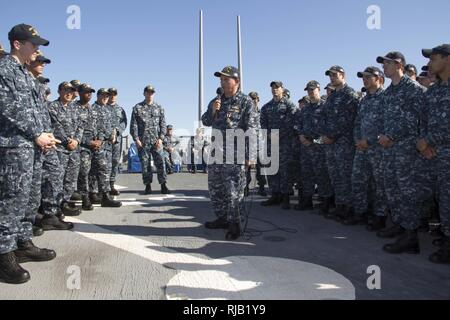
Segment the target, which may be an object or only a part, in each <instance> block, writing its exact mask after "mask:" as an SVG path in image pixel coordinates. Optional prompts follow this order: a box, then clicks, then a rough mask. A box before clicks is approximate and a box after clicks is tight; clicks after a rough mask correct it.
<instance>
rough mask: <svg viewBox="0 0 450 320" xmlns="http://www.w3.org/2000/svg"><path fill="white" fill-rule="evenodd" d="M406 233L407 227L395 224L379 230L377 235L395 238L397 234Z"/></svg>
mask: <svg viewBox="0 0 450 320" xmlns="http://www.w3.org/2000/svg"><path fill="white" fill-rule="evenodd" d="M403 233H405V229H403V228H402V227H401V226H397V225H394V226H392V227H390V228H386V229H383V230H380V231H378V232H377V237H379V238H395V237H396V236H399V235H402V234H403Z"/></svg>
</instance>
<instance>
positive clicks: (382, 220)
mask: <svg viewBox="0 0 450 320" xmlns="http://www.w3.org/2000/svg"><path fill="white" fill-rule="evenodd" d="M384 228H386V217H382V216H375V215H374V216H372V221H371V222H370V223H369V224H368V225H367V227H366V229H367V230H368V231H379V230H381V229H384Z"/></svg>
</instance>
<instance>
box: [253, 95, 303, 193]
mask: <svg viewBox="0 0 450 320" xmlns="http://www.w3.org/2000/svg"><path fill="white" fill-rule="evenodd" d="M295 111H296V107H295V105H294V104H293V103H292V102H291V101H290V100H288V99H286V98H282V99H281V100H280V101H279V102H276V101H275V100H274V99H272V100H271V101H270V102H268V103H267V104H265V105H264V106H263V107H262V108H261V115H260V117H261V119H260V123H261V128H262V129H266V130H267V139H268V144H267V149H268V150H267V153H268V155H269V156H271V143H272V142H271V137H270V136H271V132H272V131H271V130H272V129H277V130H279V170H278V173H277V174H275V175H269V176H268V180H269V188H270V191H271V192H272V194H289V176H290V174H289V170H290V168H289V164H290V162H291V160H292V141H293V139H294V137H295V132H294V121H295Z"/></svg>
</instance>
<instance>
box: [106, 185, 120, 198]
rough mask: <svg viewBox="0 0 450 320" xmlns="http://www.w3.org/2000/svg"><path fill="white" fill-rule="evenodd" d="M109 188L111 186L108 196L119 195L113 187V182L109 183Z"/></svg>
mask: <svg viewBox="0 0 450 320" xmlns="http://www.w3.org/2000/svg"><path fill="white" fill-rule="evenodd" d="M110 186H111V191H110V192H109V195H111V196H118V195H120V192H119V190H117V189H116V188H115V187H114V182H111V183H110Z"/></svg>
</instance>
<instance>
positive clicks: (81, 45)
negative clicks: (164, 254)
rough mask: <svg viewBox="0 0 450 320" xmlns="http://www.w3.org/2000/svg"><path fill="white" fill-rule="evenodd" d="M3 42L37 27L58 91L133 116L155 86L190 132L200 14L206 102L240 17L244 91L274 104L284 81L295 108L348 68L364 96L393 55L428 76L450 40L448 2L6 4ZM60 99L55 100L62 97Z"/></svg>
mask: <svg viewBox="0 0 450 320" xmlns="http://www.w3.org/2000/svg"><path fill="white" fill-rule="evenodd" d="M1 1H2V3H1V11H0V31H1V32H0V43H2V44H3V45H4V46H5V47H6V48H7V47H8V41H7V33H8V31H9V30H10V29H11V27H12V26H13V25H15V24H18V23H28V24H32V25H34V26H35V27H36V28H37V29H38V31H39V32H40V34H41V35H42V36H43V37H45V38H47V39H49V40H50V46H49V47H47V48H45V47H44V48H43V51H44V53H45V55H46V56H47V57H49V58H51V59H52V64H50V65H49V66H48V67H47V69H46V76H47V77H49V78H50V79H51V84H50V87H51V89H52V91H53V92H54V93H56V86H57V85H58V83H60V82H62V81H65V80H72V79H79V80H81V81H82V82H88V83H90V84H92V85H93V86H94V87H95V88H97V89H98V88H99V87H110V86H115V87H117V88H118V90H119V95H120V97H119V103H120V104H121V105H122V106H123V107H124V108H125V110H126V111H127V114H128V116H130V115H131V109H132V107H133V106H134V105H135V104H136V103H138V102H140V101H141V100H142V99H143V96H142V90H143V88H144V86H146V85H147V84H152V85H154V87H155V88H156V90H157V94H156V97H155V100H156V101H158V102H159V103H160V104H162V105H163V106H164V107H165V110H166V117H167V122H168V123H171V124H173V125H174V126H175V127H177V128H186V129H190V130H192V128H193V127H194V122H195V121H196V118H197V105H198V15H199V10H200V9H202V10H203V12H204V30H205V35H204V38H205V103H207V102H208V101H209V100H210V99H212V98H213V97H214V96H215V91H216V88H217V86H218V80H217V78H215V77H214V76H213V73H214V72H215V71H217V70H219V69H221V68H222V67H224V66H225V65H230V64H231V65H237V48H236V46H237V45H236V16H237V15H238V14H239V15H240V16H241V25H242V40H243V43H242V45H243V62H244V68H243V70H244V91H245V92H249V91H253V90H255V91H258V92H259V93H260V96H261V100H262V102H263V103H265V102H267V101H269V100H270V98H271V94H270V88H269V83H270V82H271V81H272V80H281V81H283V82H284V84H285V86H286V87H287V88H288V89H290V91H291V94H292V96H293V100H294V101H297V100H298V99H299V98H300V97H301V96H303V95H304V94H305V92H304V91H303V89H304V87H305V84H306V82H308V81H309V80H312V79H315V80H318V81H319V82H320V83H321V84H322V87H324V86H325V85H326V84H327V83H328V79H327V77H325V75H324V71H325V70H326V69H327V68H329V67H330V66H331V65H334V64H339V65H341V66H343V67H344V68H345V69H346V71H347V74H348V82H349V84H350V85H351V86H352V87H354V88H355V89H360V88H361V86H362V83H361V81H360V80H359V79H358V78H356V72H357V71H360V70H363V69H364V68H365V67H366V66H368V65H376V62H375V58H376V56H378V55H383V54H385V53H387V52H388V51H391V50H398V51H401V52H403V53H404V54H405V56H406V59H407V62H408V63H413V64H415V65H417V67H419V68H420V66H422V65H424V64H425V63H426V59H425V58H423V57H422V56H421V51H420V49H421V48H431V47H433V46H435V45H438V44H441V43H444V42H446V43H448V42H449V40H450V22H449V19H448V12H450V1H448V0H430V1H426V2H425V1H421V2H411V1H405V0H396V1H385V0H371V1H366V0H349V1H328V0H325V1H320V2H312V1H293V0H289V1H288V0H278V1H268V0H228V1H218V0H166V1H137V0H128V1H105V0H96V1H86V0H71V1H64V0H62V1H51V0H42V1H26V0H24V1H21V2H9V1H8V2H6V1H4V0H1ZM72 4H74V5H78V6H79V7H80V9H81V29H80V30H69V29H68V28H67V27H66V20H67V18H68V17H69V14H68V13H66V9H67V7H68V6H69V5H72ZM372 4H374V5H378V6H379V7H380V9H381V30H369V29H368V28H367V26H366V21H367V19H368V17H369V15H368V14H367V12H366V10H367V7H368V6H369V5H372ZM53 98H56V96H55V94H54V95H53Z"/></svg>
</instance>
